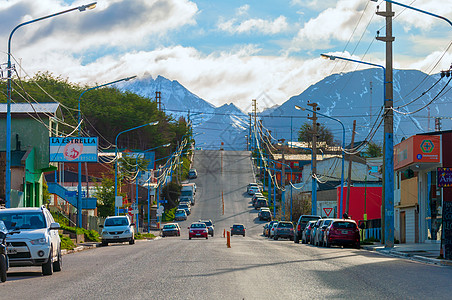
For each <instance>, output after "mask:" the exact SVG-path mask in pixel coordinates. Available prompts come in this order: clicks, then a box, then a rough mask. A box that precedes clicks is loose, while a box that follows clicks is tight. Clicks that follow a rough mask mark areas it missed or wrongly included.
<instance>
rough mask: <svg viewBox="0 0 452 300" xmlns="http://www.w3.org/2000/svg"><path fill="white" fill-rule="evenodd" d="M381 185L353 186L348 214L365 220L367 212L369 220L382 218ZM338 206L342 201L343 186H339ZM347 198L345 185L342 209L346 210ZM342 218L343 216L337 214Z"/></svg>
mask: <svg viewBox="0 0 452 300" xmlns="http://www.w3.org/2000/svg"><path fill="white" fill-rule="evenodd" d="M381 193H382V188H381V186H361V185H360V186H352V187H351V189H350V200H349V210H348V211H349V214H348V216H349V217H350V218H351V219H353V220H355V221H359V220H364V214H367V218H366V219H367V220H374V219H380V218H381ZM337 199H338V200H337V207H338V214H339V207H340V203H341V200H340V199H341V188H340V187H337ZM346 199H347V187H345V186H344V196H343V201H342V211H345V208H346ZM337 217H338V218H342V216H339V215H338V216H337Z"/></svg>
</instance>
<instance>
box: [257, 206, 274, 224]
mask: <svg viewBox="0 0 452 300" xmlns="http://www.w3.org/2000/svg"><path fill="white" fill-rule="evenodd" d="M257 216H258V217H259V221H262V220H265V221H271V220H272V213H271V212H270V209H269V208H268V207H261V208H260V209H259V213H258V214H257Z"/></svg>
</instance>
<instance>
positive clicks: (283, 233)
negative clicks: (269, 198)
mask: <svg viewBox="0 0 452 300" xmlns="http://www.w3.org/2000/svg"><path fill="white" fill-rule="evenodd" d="M279 238H286V239H290V240H291V241H292V240H293V224H292V222H288V221H280V222H278V225H277V226H276V228H275V232H274V234H273V239H274V240H277V239H279Z"/></svg>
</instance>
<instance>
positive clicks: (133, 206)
mask: <svg viewBox="0 0 452 300" xmlns="http://www.w3.org/2000/svg"><path fill="white" fill-rule="evenodd" d="M132 209H134V210H135V209H138V204H136V203H135V202H134V203H132Z"/></svg>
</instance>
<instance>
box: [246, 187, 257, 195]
mask: <svg viewBox="0 0 452 300" xmlns="http://www.w3.org/2000/svg"><path fill="white" fill-rule="evenodd" d="M259 192H260V188H259V187H258V186H254V185H252V186H250V187H249V188H248V194H249V195H254V194H255V193H259Z"/></svg>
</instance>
